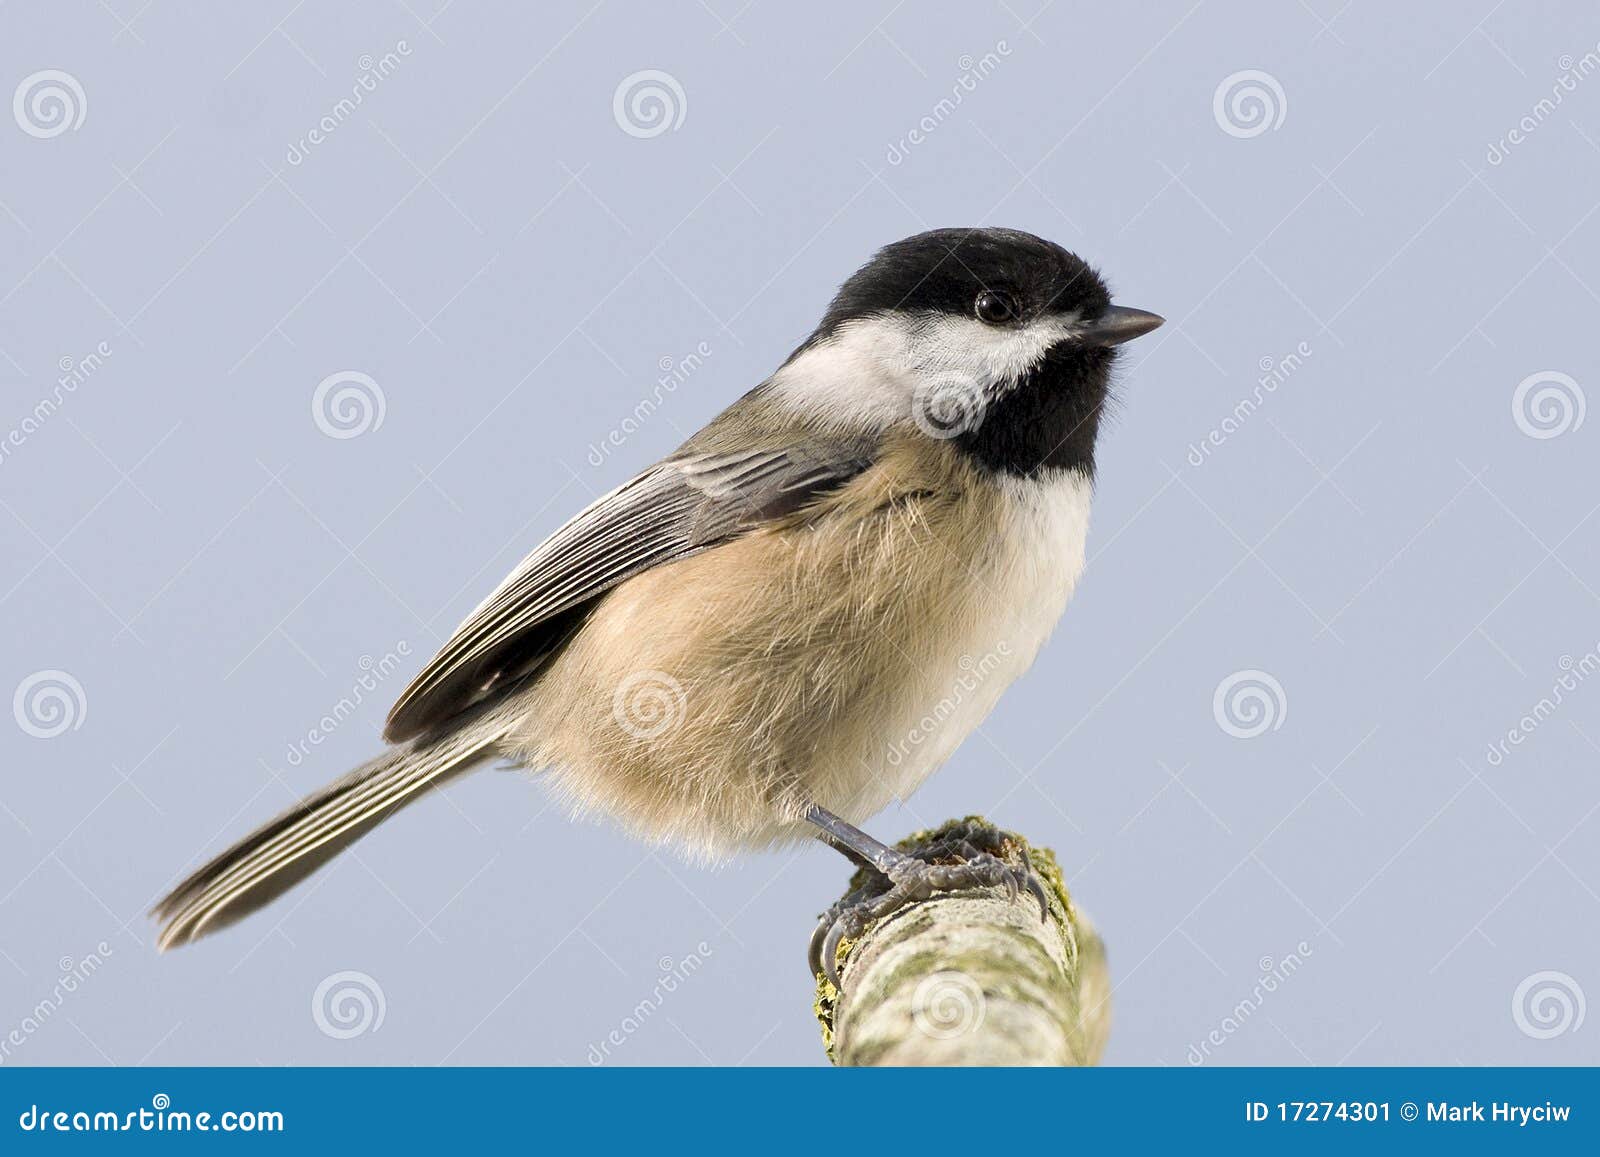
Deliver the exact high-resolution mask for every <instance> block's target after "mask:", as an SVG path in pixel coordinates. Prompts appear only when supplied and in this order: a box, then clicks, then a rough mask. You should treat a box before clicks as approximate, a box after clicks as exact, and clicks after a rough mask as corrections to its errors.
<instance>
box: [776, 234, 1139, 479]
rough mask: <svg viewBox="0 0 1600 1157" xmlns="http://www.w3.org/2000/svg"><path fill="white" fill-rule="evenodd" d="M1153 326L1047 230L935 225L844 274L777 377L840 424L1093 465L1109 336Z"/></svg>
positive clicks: (976, 453)
mask: <svg viewBox="0 0 1600 1157" xmlns="http://www.w3.org/2000/svg"><path fill="white" fill-rule="evenodd" d="M1161 323H1162V319H1161V318H1160V317H1158V316H1157V315H1155V314H1153V313H1146V312H1144V311H1143V310H1138V309H1129V308H1126V307H1123V306H1118V305H1113V304H1112V301H1111V295H1110V293H1109V291H1108V290H1107V289H1106V286H1105V283H1104V282H1103V281H1102V280H1101V279H1100V276H1099V275H1098V274H1097V273H1096V272H1095V271H1094V270H1093V269H1092V268H1090V266H1089V265H1088V264H1087V263H1085V262H1084V261H1083V260H1082V259H1080V258H1079V257H1077V256H1076V255H1075V254H1072V253H1069V252H1068V251H1067V250H1065V249H1063V248H1061V246H1059V245H1056V244H1053V243H1052V242H1049V241H1046V240H1044V239H1043V238H1040V237H1035V236H1034V235H1032V234H1031V233H1023V232H1019V231H1017V230H1014V229H938V230H934V231H932V232H929V233H919V234H917V235H916V236H914V237H908V238H906V239H905V240H904V241H897V242H895V243H894V244H892V245H887V246H885V247H884V248H883V249H881V250H879V251H878V252H877V253H876V254H875V255H874V256H873V258H872V260H870V261H869V262H867V264H866V265H864V266H862V267H861V269H859V270H858V271H857V272H856V273H855V274H854V275H852V276H851V277H850V279H849V280H848V281H846V282H845V283H844V285H843V286H842V287H841V288H840V290H839V292H838V294H837V296H835V297H834V299H833V302H832V304H831V305H829V307H828V311H827V313H826V314H825V315H824V316H823V319H822V322H821V323H820V324H819V325H818V326H817V329H816V331H815V332H814V333H813V334H812V335H811V337H810V338H808V339H807V341H806V342H805V344H804V345H802V346H801V347H800V349H798V350H796V351H795V353H794V355H793V356H792V357H791V358H790V359H789V361H788V362H787V363H786V364H785V365H784V367H783V369H782V370H780V371H779V373H778V374H777V375H776V376H775V378H774V385H775V386H777V387H778V389H779V392H780V393H781V394H784V395H786V396H787V397H789V399H790V400H791V401H792V402H793V403H794V404H796V405H797V406H801V407H805V408H808V409H809V408H812V407H816V408H817V409H818V410H820V411H821V412H822V416H823V417H824V418H826V419H827V420H830V421H832V422H833V423H834V424H838V425H841V426H853V427H861V426H870V427H875V428H876V429H878V430H883V429H887V428H888V427H890V426H892V425H897V424H902V423H906V422H910V423H912V424H913V425H915V426H916V427H917V428H919V429H920V430H922V431H923V432H924V433H925V434H927V435H928V436H930V437H934V438H941V439H949V440H954V441H955V442H956V444H957V445H958V446H960V447H961V448H962V449H963V450H965V451H967V452H968V453H970V454H971V455H972V456H973V457H974V459H975V460H976V461H977V462H979V463H980V464H981V465H983V466H985V467H987V468H990V469H995V470H1000V471H1005V472H1009V473H1021V474H1034V473H1037V472H1039V471H1041V470H1046V469H1050V468H1060V467H1068V468H1070V467H1077V468H1080V469H1083V470H1085V471H1090V470H1092V468H1093V449H1094V437H1095V433H1096V430H1097V428H1098V423H1099V416H1100V411H1101V408H1102V407H1103V405H1104V403H1105V399H1106V392H1107V389H1108V386H1109V383H1110V372H1111V367H1112V363H1113V361H1114V359H1115V357H1116V352H1117V347H1118V346H1120V345H1121V344H1122V343H1123V342H1126V341H1129V340H1131V339H1133V338H1136V337H1138V336H1140V335H1141V334H1145V333H1149V332H1150V331H1151V330H1153V329H1155V328H1156V327H1157V326H1159V325H1160V324H1161Z"/></svg>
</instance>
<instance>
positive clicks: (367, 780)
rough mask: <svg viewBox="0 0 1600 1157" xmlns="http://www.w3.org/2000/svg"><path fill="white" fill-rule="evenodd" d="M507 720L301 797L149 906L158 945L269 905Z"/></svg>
mask: <svg viewBox="0 0 1600 1157" xmlns="http://www.w3.org/2000/svg"><path fill="white" fill-rule="evenodd" d="M512 718H513V716H512V714H511V713H508V712H506V711H505V710H503V709H502V710H501V711H499V712H481V713H480V714H479V715H478V716H477V717H476V718H473V719H471V720H468V721H463V722H462V723H460V724H459V725H457V726H455V727H453V728H452V730H451V731H450V733H449V734H448V735H444V736H442V737H439V738H436V739H425V740H418V741H416V742H413V743H409V744H406V745H404V746H402V747H396V748H393V749H391V750H389V751H386V752H384V753H383V754H382V755H380V756H378V757H377V758H376V759H372V760H369V761H368V762H366V763H364V764H362V765H361V766H360V767H358V768H356V769H355V770H354V771H352V772H350V774H348V775H346V776H345V777H344V778H342V779H339V780H335V781H334V782H333V783H330V784H329V785H328V786H327V787H325V788H323V789H322V790H321V791H319V792H317V793H315V794H314V795H310V796H307V797H306V798H305V799H303V800H301V801H300V802H299V803H297V804H295V805H294V807H292V808H290V809H289V810H288V811H286V812H284V813H283V814H282V815H280V816H279V817H278V818H277V819H275V820H272V821H271V822H270V823H267V824H264V825H263V826H261V827H260V828H258V829H256V830H255V831H254V832H252V833H251V834H250V835H248V836H246V837H245V838H244V839H242V840H240V841H239V842H238V843H236V844H234V845H233V847H231V848H229V849H228V850H227V851H225V852H223V853H222V854H221V855H219V856H217V857H215V858H214V859H212V860H211V861H210V862H208V863H206V864H205V865H203V866H202V867H200V868H199V869H197V870H196V871H195V872H193V873H192V874H191V875H190V876H189V877H188V879H186V880H184V881H183V882H182V883H181V884H179V885H178V886H177V887H175V888H174V889H173V890H172V891H171V892H170V893H169V894H168V895H167V897H166V898H165V899H164V900H162V901H161V902H160V903H158V904H157V905H156V906H155V909H154V910H153V911H152V913H151V914H152V915H153V916H155V917H156V918H157V919H159V920H161V921H163V922H164V927H163V928H162V930H161V938H160V940H159V942H158V943H159V947H160V948H161V949H162V950H163V951H165V950H166V949H168V948H171V947H173V946H174V945H178V944H187V943H189V942H190V941H192V940H197V939H199V938H200V937H201V936H203V935H205V934H206V933H208V932H215V931H216V930H217V929H218V928H222V927H225V926H226V925H228V924H231V923H233V922H234V921H235V920H238V919H240V918H241V917H243V916H247V915H249V914H250V913H251V912H254V911H255V910H256V909H258V908H260V907H262V906H264V905H266V904H268V903H270V902H271V901H272V900H275V899H276V898H277V897H278V896H280V895H282V894H283V893H284V892H285V891H287V890H288V889H289V888H291V887H293V886H294V885H295V884H297V883H299V882H300V881H301V880H303V879H305V877H307V876H308V875H310V874H311V873H312V872H314V871H316V870H317V869H318V868H319V867H321V866H322V865H323V864H325V863H327V862H328V861H329V860H331V859H332V858H333V857H334V856H336V855H338V854H339V853H340V852H342V851H344V850H345V849H346V848H348V847H349V846H350V845H351V844H353V843H355V842H356V840H358V839H360V838H361V837H362V836H364V835H366V834H367V832H369V831H371V830H372V829H373V828H375V827H377V826H378V824H380V823H382V822H383V821H384V820H386V819H388V818H389V817H390V816H391V815H393V814H394V813H395V812H396V811H397V810H399V809H400V808H402V807H404V806H405V805H406V804H407V803H409V802H411V801H412V800H414V799H416V798H418V793H419V792H421V791H422V790H423V789H424V788H426V787H427V786H428V785H429V784H436V783H441V782H443V781H444V780H446V779H449V778H450V777H451V776H453V775H456V774H458V773H460V772H462V771H466V770H467V769H468V768H470V767H472V766H473V765H475V764H477V763H479V762H481V761H482V760H484V759H487V758H489V757H491V756H493V755H494V754H496V744H497V742H498V741H499V740H500V739H502V738H504V736H505V735H506V733H507V731H508V730H509V729H510V721H511V719H512Z"/></svg>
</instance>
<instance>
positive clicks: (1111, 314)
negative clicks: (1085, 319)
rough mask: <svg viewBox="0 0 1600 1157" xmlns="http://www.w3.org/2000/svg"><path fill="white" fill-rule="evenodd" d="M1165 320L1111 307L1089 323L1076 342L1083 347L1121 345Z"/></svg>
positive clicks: (1138, 310)
mask: <svg viewBox="0 0 1600 1157" xmlns="http://www.w3.org/2000/svg"><path fill="white" fill-rule="evenodd" d="M1166 320H1167V319H1166V318H1164V317H1162V316H1161V315H1160V314H1158V313H1147V312H1145V311H1144V310H1142V309H1129V308H1128V307H1127V306H1125V305H1113V306H1112V307H1111V308H1109V309H1107V310H1106V311H1105V312H1104V313H1102V314H1101V315H1100V316H1099V317H1098V318H1096V319H1095V320H1094V321H1092V322H1090V323H1089V326H1088V328H1086V329H1084V330H1082V331H1081V332H1080V333H1079V334H1078V340H1079V341H1081V342H1083V343H1084V344H1085V345H1102V346H1104V345H1121V344H1122V343H1123V342H1125V341H1132V340H1133V339H1134V338H1136V337H1143V336H1144V335H1145V334H1147V333H1149V332H1150V331H1151V330H1153V329H1155V328H1156V327H1157V326H1159V325H1161V324H1162V323H1163V322H1165V321H1166Z"/></svg>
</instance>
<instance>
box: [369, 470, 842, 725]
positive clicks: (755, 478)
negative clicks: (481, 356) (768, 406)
mask: <svg viewBox="0 0 1600 1157" xmlns="http://www.w3.org/2000/svg"><path fill="white" fill-rule="evenodd" d="M691 445H692V444H691ZM870 464H871V448H870V447H868V446H865V445H863V444H859V443H845V442H827V441H807V442H802V443H797V444H795V445H790V446H785V447H781V448H776V449H754V450H738V451H732V452H704V451H694V450H691V449H686V450H684V451H680V452H679V453H678V454H676V455H674V456H673V457H671V458H668V459H666V460H664V461H662V462H659V463H657V464H656V465H655V466H652V467H651V468H650V469H648V470H646V471H645V472H644V473H642V474H640V475H638V476H637V477H635V478H633V479H631V480H630V481H628V482H626V483H624V484H623V485H622V486H620V487H618V488H617V489H616V490H613V491H612V492H611V493H610V494H607V495H605V496H604V497H602V498H600V499H598V500H596V501H595V502H594V503H593V504H592V505H590V506H589V507H588V508H587V509H585V510H584V511H582V512H581V513H580V514H578V515H577V517H575V518H573V519H572V520H571V521H570V522H568V523H567V524H566V525H564V526H562V527H561V528H560V529H559V530H557V531H556V532H555V533H554V534H552V535H551V536H550V537H549V538H547V539H546V540H545V541H544V542H543V543H542V544H541V545H540V546H539V547H538V548H537V549H535V550H534V551H533V553H532V554H530V555H528V557H527V558H525V559H523V560H522V562H521V563H520V564H519V565H518V566H517V568H516V570H514V571H512V572H511V574H510V575H509V576H508V577H507V578H506V580H505V581H504V582H502V583H501V584H500V586H499V587H498V588H497V589H496V590H495V591H494V593H493V594H491V595H490V596H489V597H488V598H487V599H486V600H485V601H484V602H483V603H482V604H481V605H479V607H478V609H477V610H475V611H473V612H472V614H471V615H469V616H468V617H467V619H466V621H465V622H463V623H462V624H461V625H460V626H459V627H457V628H456V631H455V633H454V634H453V635H451V637H450V638H449V640H448V641H446V643H445V644H444V646H443V647H441V648H440V650H439V653H438V654H437V655H435V656H434V657H433V659H432V660H431V661H430V662H429V663H428V665H427V666H426V667H424V668H423V670H422V672H421V674H419V675H418V676H417V677H416V679H414V680H413V681H412V683H411V685H410V686H409V687H407V688H406V689H405V691H404V692H403V693H402V694H401V696H400V698H399V700H398V701H397V702H396V703H395V705H394V707H393V709H391V710H390V712H389V719H388V723H387V726H386V727H385V730H384V737H385V738H386V739H388V740H389V741H390V742H392V743H393V742H399V741H402V740H406V739H411V738H414V737H416V736H419V735H422V734H424V733H426V732H428V731H431V730H432V729H433V728H435V727H436V726H438V725H439V724H441V723H444V722H446V721H447V720H449V719H451V718H453V717H454V716H456V715H457V714H459V713H460V712H461V711H463V710H465V709H467V708H469V707H472V706H474V705H476V704H478V703H481V702H483V701H485V700H488V699H492V698H495V697H497V696H498V695H499V694H502V693H503V692H505V691H506V690H507V689H509V688H510V687H512V686H513V685H515V684H516V682H517V680H518V679H519V678H520V677H521V676H523V675H525V674H527V673H529V672H530V671H532V670H534V669H536V668H537V667H538V666H539V665H540V664H541V663H542V662H543V661H544V660H545V659H546V658H547V657H548V656H549V655H550V654H551V653H552V652H553V651H555V650H556V649H557V648H559V647H560V645H561V644H562V643H563V642H565V640H566V639H567V638H568V637H569V636H570V634H571V632H572V631H573V630H574V629H575V628H576V627H577V626H578V625H579V624H580V623H581V622H582V619H583V617H584V615H585V613H586V611H587V609H588V605H589V604H590V603H592V601H593V600H594V599H595V598H597V597H598V596H600V595H602V594H604V593H605V592H606V591H608V590H610V589H611V588H612V587H614V586H616V585H617V584H618V583H620V582H622V581H623V580H624V579H626V578H629V577H630V576H632V575H635V574H638V573H639V572H640V571H643V570H647V569H649V568H650V567H654V566H659V565H661V564H662V563H665V562H671V561H673V560H674V559H680V558H685V557H687V556H688V555H691V554H695V553H697V552H699V551H702V550H705V549H706V548H708V547H712V546H716V545H717V544H718V543H721V542H726V541H727V540H729V539H730V538H734V537H736V536H738V535H740V534H744V533H746V532H748V531H749V530H752V529H754V528H756V527H759V526H761V525H763V524H765V523H769V522H772V521H774V520H776V519H781V518H784V517H786V516H788V515H791V514H793V513H795V512H796V511H797V510H799V509H801V508H802V507H804V506H805V505H806V504H807V503H808V502H810V501H812V500H813V499H814V498H816V497H817V496H818V495H820V494H822V493H824V492H826V491H827V490H830V489H832V488H834V487H836V486H838V485H840V484H841V483H843V482H845V481H846V480H848V479H849V478H852V477H854V476H855V475H856V474H859V473H860V472H861V471H862V470H864V469H866V467H867V466H869V465H870Z"/></svg>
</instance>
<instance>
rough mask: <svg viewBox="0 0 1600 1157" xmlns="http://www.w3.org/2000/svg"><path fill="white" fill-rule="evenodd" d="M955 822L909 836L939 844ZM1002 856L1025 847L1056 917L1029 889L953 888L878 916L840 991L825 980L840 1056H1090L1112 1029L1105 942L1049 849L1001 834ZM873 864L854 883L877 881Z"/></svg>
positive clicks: (844, 954) (842, 949) (842, 1059)
mask: <svg viewBox="0 0 1600 1157" xmlns="http://www.w3.org/2000/svg"><path fill="white" fill-rule="evenodd" d="M969 822H973V821H972V820H965V821H960V820H953V821H951V822H949V823H947V824H945V825H944V826H943V827H940V828H938V829H935V830H933V831H927V832H917V833H916V834H914V835H912V836H909V837H908V838H906V839H905V840H902V841H901V843H900V844H899V847H900V850H901V851H915V850H917V849H918V848H922V847H926V846H928V845H930V844H933V843H935V842H937V841H938V840H939V839H940V838H941V837H942V836H944V835H945V834H946V833H947V832H949V831H950V829H952V828H953V827H955V826H957V825H959V824H963V823H969ZM976 822H979V823H981V822H982V821H981V820H976ZM1003 835H1004V837H1005V845H1004V847H1003V849H1002V851H1001V853H1000V855H1001V858H1002V859H1004V860H1006V861H1007V862H1008V863H1010V864H1012V865H1013V866H1015V867H1019V868H1020V867H1021V866H1022V864H1023V858H1022V849H1023V847H1024V846H1027V848H1028V852H1029V855H1030V857H1031V859H1032V862H1033V867H1034V871H1035V873H1036V874H1037V875H1038V877H1039V879H1040V880H1041V881H1042V882H1043V883H1044V886H1045V892H1046V893H1047V894H1048V895H1049V898H1050V913H1049V918H1048V919H1047V920H1044V921H1041V920H1040V918H1039V905H1038V901H1037V900H1035V899H1034V898H1033V897H1032V896H1030V895H1028V894H1027V893H1026V892H1024V893H1023V894H1022V895H1021V896H1020V897H1019V898H1018V899H1017V900H1016V901H1015V902H1012V901H1010V900H1009V899H1008V898H1007V896H1006V894H1005V891H1004V890H1003V889H1001V888H998V887H995V888H981V889H974V890H971V891H964V892H955V893H946V894H941V895H937V896H935V897H933V898H931V899H928V900H924V901H922V902H920V903H916V904H912V905H911V906H909V907H907V908H904V909H902V910H901V911H899V912H896V913H894V914H893V915H891V916H889V917H887V918H885V919H883V920H880V921H878V922H877V923H876V924H874V925H872V926H871V927H869V928H868V929H867V931H866V932H865V933H864V934H863V935H862V936H861V937H860V938H859V939H858V940H855V941H849V940H847V941H845V942H843V943H842V944H841V945H840V946H839V952H838V960H839V967H840V980H841V982H842V984H843V989H842V990H840V989H835V988H834V986H833V984H832V983H831V982H830V981H829V980H827V979H826V978H825V977H821V976H819V977H818V978H817V1000H816V1006H815V1011H816V1014H817V1019H818V1020H820V1021H821V1022H822V1036H823V1043H824V1044H825V1045H826V1046H827V1049H828V1055H829V1057H831V1058H832V1059H833V1061H834V1063H835V1064H839V1065H1092V1064H1094V1063H1095V1062H1096V1061H1098V1060H1099V1059H1100V1054H1101V1052H1102V1051H1103V1050H1104V1048H1105V1043H1106V1036H1107V1034H1108V1032H1109V1030H1110V998H1111V982H1110V978H1109V974H1108V972H1107V969H1106V960H1105V945H1104V944H1102V943H1101V940H1100V937H1099V936H1098V935H1097V934H1096V933H1095V931H1094V928H1093V927H1092V926H1091V925H1090V923H1089V922H1088V920H1087V919H1086V918H1085V917H1084V916H1083V915H1082V913H1080V912H1079V911H1078V910H1077V909H1076V908H1075V907H1074V906H1073V903H1072V898H1071V896H1070V895H1069V894H1068V892H1067V888H1066V884H1065V883H1064V882H1063V880H1062V878H1061V868H1060V866H1059V865H1058V864H1057V863H1056V858H1055V855H1054V854H1053V853H1052V852H1051V851H1050V850H1049V849H1048V848H1035V847H1032V846H1030V845H1026V842H1025V841H1024V840H1023V839H1022V837H1020V836H1017V835H1014V834H1012V833H1010V832H1006V833H1003ZM869 879H870V877H869V876H868V875H867V874H866V870H865V869H864V870H863V871H862V872H859V873H857V874H856V877H855V878H854V879H853V880H852V881H851V889H852V890H854V889H856V888H858V887H860V886H861V885H863V884H865V883H867V882H868V880H869Z"/></svg>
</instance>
